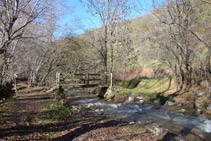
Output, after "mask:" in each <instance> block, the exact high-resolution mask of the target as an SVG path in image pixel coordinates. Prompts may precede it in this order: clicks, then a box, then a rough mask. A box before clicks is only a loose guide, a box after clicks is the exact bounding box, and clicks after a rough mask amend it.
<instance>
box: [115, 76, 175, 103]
mask: <svg viewBox="0 0 211 141" xmlns="http://www.w3.org/2000/svg"><path fill="white" fill-rule="evenodd" d="M134 80H136V81H135V82H137V78H135V79H132V80H126V81H122V82H119V85H120V86H124V88H122V89H118V90H116V91H115V92H114V95H115V99H116V101H118V97H122V96H127V95H135V96H142V97H143V99H144V101H145V102H155V103H160V104H164V103H165V102H166V101H167V100H169V101H173V96H171V95H167V96H164V93H165V92H166V91H167V89H168V82H169V80H168V79H164V78H147V77H145V78H139V79H138V80H139V83H138V84H136V87H135V88H133V89H132V88H131V87H129V86H130V84H131V83H132V82H133V81H134ZM169 90H170V89H169ZM171 90H172V88H171ZM120 99H121V98H120ZM121 100H124V99H121Z"/></svg>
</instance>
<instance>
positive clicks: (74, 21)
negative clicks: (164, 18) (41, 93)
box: [59, 0, 149, 34]
mask: <svg viewBox="0 0 211 141" xmlns="http://www.w3.org/2000/svg"><path fill="white" fill-rule="evenodd" d="M132 1H136V0H132ZM137 1H139V2H140V4H142V5H143V7H145V8H146V7H147V6H146V5H145V2H146V1H147V0H137ZM148 2H149V0H148ZM65 6H67V7H68V8H67V9H66V12H65V14H64V15H63V16H62V17H61V18H60V20H59V24H60V26H61V27H63V29H64V31H65V32H67V33H68V32H69V33H70V32H72V33H75V34H81V33H84V32H85V31H86V30H90V29H92V28H98V27H100V26H101V23H100V21H99V20H98V18H96V17H93V16H92V15H91V14H90V13H87V12H86V10H85V8H84V7H83V5H82V3H81V2H80V1H79V0H65ZM143 11H144V12H143V13H145V12H146V10H143ZM143 13H142V14H143ZM137 15H139V13H138V12H137V11H133V12H132V18H135V17H136V16H137ZM64 31H63V32H64Z"/></svg>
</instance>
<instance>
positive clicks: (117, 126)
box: [0, 87, 203, 141]
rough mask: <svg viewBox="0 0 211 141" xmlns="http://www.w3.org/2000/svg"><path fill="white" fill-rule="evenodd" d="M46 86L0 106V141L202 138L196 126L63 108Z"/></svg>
mask: <svg viewBox="0 0 211 141" xmlns="http://www.w3.org/2000/svg"><path fill="white" fill-rule="evenodd" d="M47 89H48V88H46V87H33V88H27V87H23V88H22V89H21V90H19V91H18V92H19V94H18V96H17V97H15V98H13V99H12V100H11V101H8V102H6V103H3V104H1V105H0V139H1V140H62V141H63V140H77V141H78V140H83V141H87V140H146V141H147V140H148V141H149V140H150V141H151V140H180V139H189V140H195V139H199V140H203V138H202V137H200V135H201V133H200V131H198V129H194V130H177V131H176V130H175V131H170V130H167V129H165V128H163V127H160V126H159V125H157V124H156V123H153V122H147V123H141V122H139V123H135V122H134V123H126V122H124V121H121V120H108V119H107V118H106V116H105V115H104V114H102V113H100V112H98V111H96V110H92V109H90V108H89V107H87V106H81V105H78V106H74V105H72V104H71V103H70V104H69V105H68V106H66V107H65V106H63V105H62V104H61V103H60V102H58V101H57V100H55V99H54V97H55V93H54V92H47ZM83 92H85V91H83ZM90 95H91V94H90Z"/></svg>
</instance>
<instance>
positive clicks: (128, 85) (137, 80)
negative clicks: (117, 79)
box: [120, 77, 141, 89]
mask: <svg viewBox="0 0 211 141" xmlns="http://www.w3.org/2000/svg"><path fill="white" fill-rule="evenodd" d="M140 82H141V77H136V78H134V79H131V80H124V81H122V82H121V83H120V86H123V87H125V88H128V89H134V88H136V87H137V86H138V84H139V83H140Z"/></svg>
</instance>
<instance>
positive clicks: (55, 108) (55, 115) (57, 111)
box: [40, 104, 76, 121]
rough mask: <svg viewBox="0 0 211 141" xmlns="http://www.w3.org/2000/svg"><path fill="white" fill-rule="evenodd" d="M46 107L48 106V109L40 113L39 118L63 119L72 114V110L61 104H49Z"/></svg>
mask: <svg viewBox="0 0 211 141" xmlns="http://www.w3.org/2000/svg"><path fill="white" fill-rule="evenodd" d="M48 108H50V110H49V111H47V112H45V113H43V114H42V115H40V118H41V119H47V120H52V121H54V120H57V121H60V120H65V119H66V118H67V117H68V116H71V115H72V114H73V111H71V110H70V109H69V108H67V107H64V106H63V105H61V104H51V105H50V106H49V107H48ZM75 112H76V111H75Z"/></svg>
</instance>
